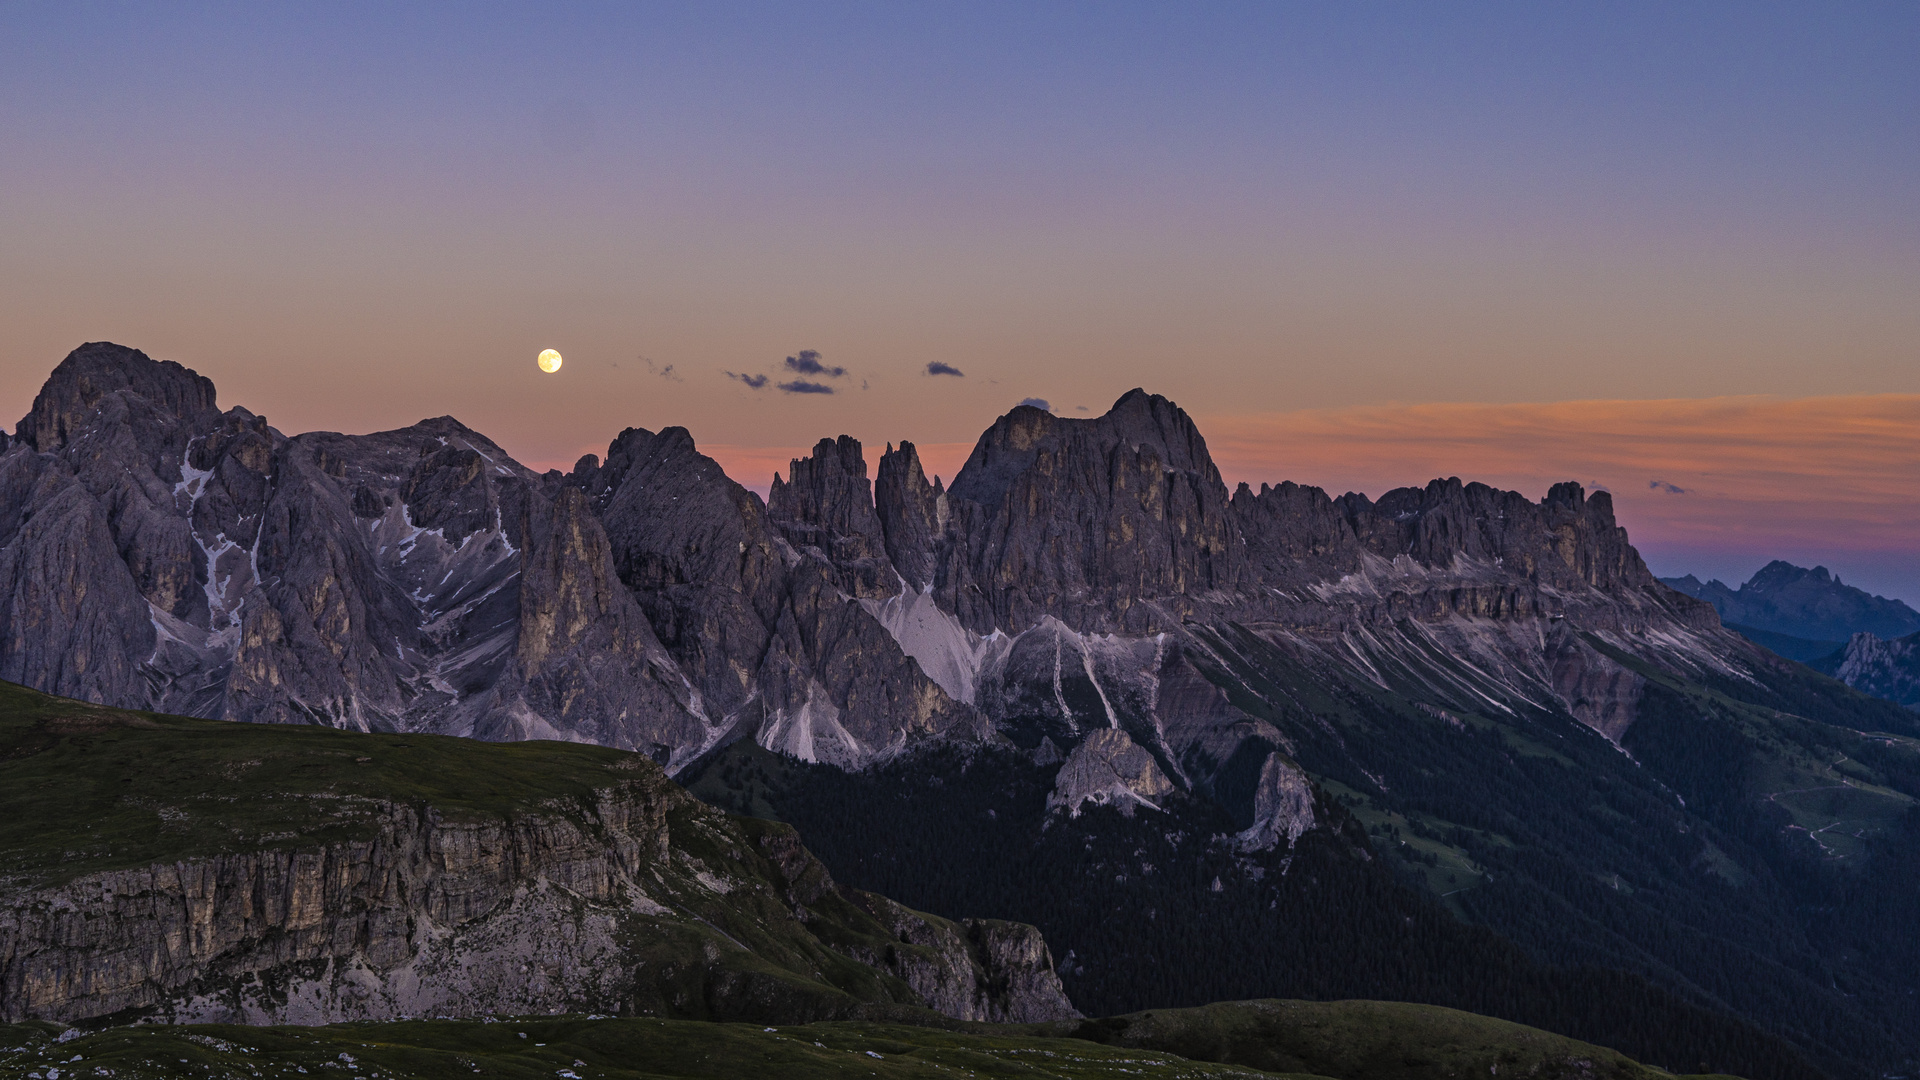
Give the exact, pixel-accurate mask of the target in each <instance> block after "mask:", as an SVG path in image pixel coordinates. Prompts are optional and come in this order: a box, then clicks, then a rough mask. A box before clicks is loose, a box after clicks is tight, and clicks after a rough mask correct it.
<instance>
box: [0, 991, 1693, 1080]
mask: <svg viewBox="0 0 1920 1080" xmlns="http://www.w3.org/2000/svg"><path fill="white" fill-rule="evenodd" d="M58 1032H59V1029H58V1028H57V1027H56V1026H53V1025H43V1024H29V1025H15V1026H13V1027H9V1028H0V1075H6V1076H8V1077H14V1076H19V1077H25V1078H27V1080H35V1078H39V1080H78V1078H80V1077H113V1078H118V1080H133V1078H139V1077H176V1076H177V1077H188V1076H192V1077H217V1078H225V1077H232V1078H235V1080H241V1078H249V1077H263V1078H272V1077H297V1076H302V1075H305V1076H333V1077H340V1078H344V1077H349V1076H352V1077H365V1078H368V1080H373V1078H376V1077H378V1078H390V1080H440V1078H447V1080H452V1078H456V1077H470V1076H475V1075H480V1076H491V1077H506V1078H527V1080H533V1078H535V1077H559V1078H561V1080H576V1078H577V1080H594V1078H602V1077H604V1078H607V1080H642V1078H651V1077H761V1078H775V1077H780V1078H784V1077H834V1076H873V1077H900V1078H908V1077H1063V1078H1066V1077H1121V1076H1135V1077H1193V1078H1202V1077H1249V1076H1293V1077H1330V1078H1336V1080H1427V1078H1433V1080H1440V1078H1445V1077H1470V1076H1485V1077H1496V1076H1514V1077H1529V1078H1537V1080H1558V1078H1562V1077H1565V1078H1569V1080H1572V1078H1581V1080H1587V1078H1592V1080H1637V1078H1648V1080H1652V1078H1655V1077H1664V1076H1668V1075H1670V1074H1669V1073H1667V1072H1664V1071H1662V1070H1659V1069H1653V1068H1648V1067H1646V1066H1644V1065H1639V1064H1636V1063H1634V1062H1632V1061H1630V1060H1628V1059H1627V1058H1625V1057H1623V1056H1621V1055H1619V1054H1616V1053H1614V1052H1612V1051H1610V1050H1604V1049H1601V1048H1599V1047H1595V1046H1590V1045H1587V1044H1585V1043H1581V1042H1576V1041H1574V1040H1572V1039H1563V1038H1560V1037H1559V1036H1556V1035H1549V1034H1547V1033H1545V1032H1541V1031H1537V1030H1535V1029H1532V1028H1526V1027H1521V1026H1520V1025H1517V1024H1509V1023H1505V1022H1504V1021H1499V1020H1490V1019H1487V1018H1485V1017H1480V1016H1474V1015H1472V1014H1470V1013H1462V1012H1455V1011H1453V1010H1451V1009H1441V1008H1436V1007H1433V1006H1425V1005H1406V1004H1400V1003H1393V1002H1373V1001H1339V1002H1303V1001H1253V1002H1233V1003H1227V1004H1220V1005H1210V1006H1206V1007H1204V1008H1199V1009H1169V1010H1157V1011H1154V1012H1150V1013H1140V1014H1136V1015H1134V1016H1126V1017H1115V1018H1112V1019H1106V1020H1091V1021H1066V1022H1062V1023H1058V1024H1051V1025H1025V1026H1014V1025H985V1024H973V1025H949V1026H946V1027H931V1026H917V1025H904V1024H873V1023H857V1022H856V1023H850V1022H831V1023H815V1024H801V1025H774V1026H766V1025H758V1024H727V1023H713V1022H707V1021H695V1020H647V1019H577V1018H564V1019H554V1018H546V1017H541V1018H534V1019H526V1020H512V1019H509V1020H499V1021H491V1020H489V1021H472V1020H426V1021H421V1020H415V1021H396V1022H390V1023H381V1024H337V1025H332V1026H329V1027H318V1028H294V1027H265V1028H261V1027H240V1026H234V1025H212V1024H209V1025H190V1026H181V1027H157V1026H155V1027H131V1028H111V1029H108V1030H106V1031H102V1032H99V1033H96V1034H91V1035H79V1036H78V1037H73V1036H69V1037H68V1039H67V1041H65V1042H60V1041H56V1040H57V1037H58Z"/></svg>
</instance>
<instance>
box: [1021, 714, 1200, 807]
mask: <svg viewBox="0 0 1920 1080" xmlns="http://www.w3.org/2000/svg"><path fill="white" fill-rule="evenodd" d="M1173 790H1174V788H1173V781H1171V780H1168V779H1167V775H1166V774H1165V773H1163V772H1161V771H1160V765H1159V763H1158V762H1156V761H1154V759H1153V755H1152V754H1150V753H1148V752H1147V751H1146V750H1145V749H1144V748H1142V747H1141V746H1139V745H1137V744H1136V743H1135V742H1134V741H1133V740H1132V739H1130V738H1128V737H1127V733H1126V732H1124V731H1121V730H1119V729H1118V728H1103V729H1100V730H1098V731H1090V732H1088V733H1087V735H1086V737H1085V738H1083V739H1081V740H1080V743H1079V745H1077V746H1075V747H1074V748H1073V752H1072V753H1070V754H1068V755H1067V760H1066V762H1065V763H1063V764H1062V765H1061V766H1060V772H1059V774H1058V775H1057V776H1056V777H1055V778H1054V781H1053V793H1052V794H1051V795H1049V796H1047V808H1048V809H1049V810H1064V811H1066V813H1067V816H1068V817H1079V816H1080V807H1081V806H1082V804H1085V803H1089V802H1090V803H1093V804H1094V805H1095V806H1108V805H1111V806H1114V807H1117V808H1118V809H1119V810H1120V812H1121V813H1123V814H1126V815H1127V816H1129V817H1131V816H1133V812H1134V810H1135V809H1136V808H1138V807H1142V806H1144V807H1146V808H1148V809H1150V810H1158V809H1160V804H1159V803H1160V800H1162V799H1164V798H1165V797H1166V796H1167V795H1168V794H1170V793H1171V792H1172V791H1173Z"/></svg>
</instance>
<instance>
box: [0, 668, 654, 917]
mask: <svg viewBox="0 0 1920 1080" xmlns="http://www.w3.org/2000/svg"><path fill="white" fill-rule="evenodd" d="M632 757H633V755H630V754H626V753H623V752H621V751H618V750H609V749H607V748H605V747H599V746H585V745H579V744H574V743H504V744H488V743H477V742H473V741H470V740H466V739H455V738H446V737H440V736H430V735H363V734H359V733H356V732H347V731H338V730H335V729H333V728H324V727H286V726H279V725H264V724H262V725H255V724H229V723H223V722H220V721H215V720H195V719H190V718H187V717H179V716H166V715H162V714H158V713H136V712H127V711H124V710H120V709H109V708H104V707H101V706H97V705H88V704H85V703H82V702H77V701H71V700H68V699H66V698H56V697H51V696H48V695H46V694H41V693H37V692H35V691H32V690H28V689H26V688H24V687H20V686H16V685H14V684H12V683H6V682H0V879H7V880H11V881H13V882H15V883H20V884H27V883H31V884H50V883H54V882H58V881H63V880H67V879H70V878H72V877H75V876H77V875H80V874H84V873H90V872H93V871H97V870H107V869H114V868H119V867H127V866H144V865H147V864H150V863H154V862H162V861H167V860H173V859H182V858H190V857H194V856H205V855H217V854H220V853H223V852H230V851H234V850H236V849H269V848H295V847H298V848H309V849H310V848H315V847H320V846H323V845H325V844H329V843H334V842H337V841H341V840H346V839H354V838H362V837H365V836H368V835H371V833H372V831H373V825H372V823H371V821H370V820H367V817H366V815H365V813H364V811H367V810H371V809H373V807H374V805H375V804H376V803H380V802H393V803H403V804H415V805H432V806H433V807H434V808H436V809H437V810H439V811H440V813H441V814H443V815H445V816H446V817H448V818H454V819H458V818H469V817H473V816H478V815H498V814H506V813H513V812H528V811H533V810H535V809H537V808H539V807H541V806H542V805H543V804H548V803H551V802H553V801H554V800H556V799H558V800H563V801H564V800H569V799H578V798H591V796H592V793H593V789H595V788H600V787H609V786H612V785H614V784H617V783H619V782H621V781H623V780H630V779H632V778H633V775H634V773H633V772H632V771H629V770H627V769H621V768H616V767H617V766H620V765H622V764H623V763H624V762H626V761H627V760H629V759H631V758H632Z"/></svg>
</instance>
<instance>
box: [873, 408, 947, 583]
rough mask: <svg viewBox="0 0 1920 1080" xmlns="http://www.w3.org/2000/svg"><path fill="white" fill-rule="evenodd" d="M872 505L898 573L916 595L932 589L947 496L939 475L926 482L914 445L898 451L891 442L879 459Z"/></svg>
mask: <svg viewBox="0 0 1920 1080" xmlns="http://www.w3.org/2000/svg"><path fill="white" fill-rule="evenodd" d="M873 501H874V509H875V511H876V514H877V516H878V517H879V519H880V529H881V532H882V533H883V534H884V536H885V537H886V542H887V557H888V559H890V560H891V561H892V562H893V566H894V569H895V570H896V571H898V572H899V574H900V576H901V578H902V579H903V580H904V581H906V583H907V587H908V588H909V589H911V590H912V591H914V592H920V591H921V590H923V589H927V588H929V587H931V586H932V585H933V578H934V569H935V559H934V553H935V551H936V550H937V549H938V547H939V544H940V537H941V534H942V533H944V532H945V531H946V528H947V518H948V512H947V493H946V489H944V488H943V487H941V486H940V478H939V477H937V476H936V477H934V479H933V483H932V484H928V483H927V474H926V472H925V471H924V470H923V469H921V467H920V453H919V451H917V450H915V449H914V447H913V444H912V443H910V442H907V441H905V440H902V441H901V443H900V448H899V449H897V450H896V449H894V447H893V445H892V444H891V443H889V444H888V445H887V450H886V452H885V453H883V454H881V455H880V470H879V472H878V473H877V474H876V476H875V479H874V483H873Z"/></svg>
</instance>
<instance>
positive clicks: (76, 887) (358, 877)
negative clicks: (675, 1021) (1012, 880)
mask: <svg viewBox="0 0 1920 1080" xmlns="http://www.w3.org/2000/svg"><path fill="white" fill-rule="evenodd" d="M146 726H147V727H148V728H152V727H153V724H152V723H151V722H147V724H146ZM76 730H77V729H76ZM143 734H144V733H143ZM153 737H158V738H165V736H153ZM191 737H192V736H189V738H190V739H191ZM309 741H310V740H309ZM303 745H304V743H303ZM17 749H22V752H23V753H30V752H32V751H31V748H30V747H28V748H17ZM368 749H369V750H370V751H372V752H375V753H385V754H387V755H388V756H389V757H392V756H393V755H394V754H395V753H396V752H395V751H394V750H392V748H391V747H388V746H386V745H385V744H383V745H382V746H381V747H379V748H375V747H368ZM16 756H18V755H16ZM332 760H333V761H335V762H338V764H334V765H331V766H323V767H331V768H333V769H335V770H338V769H354V768H356V766H355V765H353V764H351V763H346V762H345V761H344V760H343V759H342V758H341V757H340V756H339V755H338V754H336V755H334V757H333V759H332ZM361 760H362V761H366V760H370V759H368V758H362V759H361ZM519 760H523V759H516V761H519ZM584 764H585V763H584V762H578V761H576V762H575V763H574V770H573V771H574V775H575V776H576V777H581V778H585V779H587V780H588V781H589V782H591V783H593V784H594V785H595V786H594V787H593V788H592V793H591V794H590V795H583V796H575V797H556V798H550V799H547V800H545V801H534V802H532V803H528V804H523V805H521V806H519V807H518V808H516V809H505V810H496V811H493V812H475V811H474V810H473V809H472V808H471V807H465V808H449V807H442V806H440V805H438V804H437V803H434V802H431V801H428V802H424V803H422V802H414V801H399V800H388V799H382V798H367V797H336V798H337V809H336V810H334V811H333V821H332V823H331V824H332V827H330V828H329V829H327V830H325V833H327V834H331V835H332V836H333V838H332V839H330V840H324V841H323V840H318V839H314V840H300V839H297V838H290V837H287V836H279V837H269V838H266V842H264V843H258V842H256V843H249V842H246V841H244V840H242V839H239V838H238V837H236V838H235V839H233V840H231V841H230V842H229V843H228V844H227V845H225V846H228V847H231V848H232V849H233V850H230V851H226V852H223V853H219V854H199V855H192V854H189V855H186V856H184V857H178V858H171V859H166V860H162V861H156V862H153V863H151V864H147V865H137V866H133V867H127V868H107V869H101V870H98V871H93V872H81V873H78V874H76V875H73V876H70V877H67V878H66V879H64V880H61V879H58V878H56V879H54V880H52V881H49V882H46V883H44V884H39V885H34V884H30V883H23V880H24V879H23V880H17V881H15V882H13V883H10V884H9V885H8V886H7V887H6V888H5V889H4V890H0V1020H6V1021H19V1020H27V1019H37V1020H53V1021H59V1022H65V1023H72V1022H76V1021H80V1020H86V1019H93V1018H99V1017H107V1016H112V1017H116V1018H119V1019H123V1020H124V1019H132V1018H137V1017H148V1018H156V1019H165V1020H170V1021H176V1022H180V1021H220V1022H244V1023H300V1024H313V1023H328V1022H335V1021H343V1020H386V1019H397V1018H402V1017H407V1016H423V1015H426V1016H440V1015H453V1016H472V1015H485V1014H495V1013H498V1014H528V1013H550V1012H574V1013H583V1012H598V1013H617V1014H626V1015H659V1016H689V1017H711V1018H718V1019H753V1020H763V1021H804V1020H811V1019H822V1018H830V1017H854V1016H861V1015H884V1013H872V1012H871V1011H870V1010H872V1009H874V1008H887V1007H926V1008H932V1009H935V1010H936V1011H940V1012H943V1013H945V1014H946V1015H948V1016H952V1017H954V1018H956V1019H964V1020H994V1021H1013V1022H1025V1021H1035V1020H1048V1019H1059V1018H1064V1017H1071V1016H1074V1015H1076V1014H1075V1013H1074V1011H1073V1009H1072V1007H1071V1005H1070V1004H1068V1002H1067V999H1066V997H1065V995H1064V993H1063V992H1062V990H1061V988H1060V983H1059V980H1058V978H1057V977H1056V976H1055V975H1054V973H1053V964H1052V959H1051V957H1050V956H1049V954H1048V953H1047V950H1046V946H1045V943H1044V942H1043V941H1041V939H1040V937H1039V934H1038V932H1037V931H1035V930H1034V929H1033V928H1032V927H1029V926H1024V925H1020V924H1013V923H1004V922H997V921H992V920H969V921H965V922H961V923H954V922H949V921H947V920H944V919H939V918H936V917H934V916H930V915H923V914H920V913H918V912H914V911H911V910H909V909H907V908H904V907H901V906H900V905H898V904H895V903H893V902H891V901H889V900H886V899H885V898H883V897H878V896H874V895H871V894H868V893H864V892H861V891H859V890H854V889H847V888H844V887H841V886H839V885H837V884H835V883H834V882H833V880H832V879H831V877H829V876H828V875H827V873H826V871H825V869H824V868H823V867H821V866H820V864H819V863H818V861H817V860H815V859H814V858H813V856H812V855H811V854H810V853H808V852H807V851H806V849H805V848H803V847H801V846H800V843H799V840H798V838H797V837H796V836H795V835H794V833H793V830H792V829H790V828H787V827H785V826H780V825H776V824H773V823H770V822H751V821H738V822H736V821H735V820H732V819H728V818H727V817H726V816H725V815H722V814H720V813H718V812H717V811H712V810H708V809H706V808H704V807H702V806H701V805H700V804H698V803H697V802H695V801H694V800H693V799H692V798H691V797H690V796H688V795H686V794H685V793H684V792H683V791H681V790H680V789H679V788H677V787H675V786H674V785H673V784H671V783H670V782H668V781H667V779H666V777H665V775H664V774H663V773H662V772H661V771H660V770H659V769H658V768H657V767H655V766H653V765H652V764H651V763H648V762H646V761H644V760H642V759H640V758H638V757H632V756H629V757H621V758H616V759H613V760H611V761H609V762H607V763H606V765H605V772H606V773H607V774H608V775H604V776H601V777H600V778H599V779H598V780H595V779H593V777H592V775H591V774H592V773H597V772H599V770H594V769H591V768H590V767H589V769H588V773H587V774H583V773H581V772H580V769H581V767H582V766H583V765H584ZM280 797H282V796H281V795H279V794H277V793H273V792H268V793H266V794H264V795H262V794H257V793H252V792H250V791H241V792H240V793H239V794H238V795H237V796H236V798H237V799H238V800H239V803H238V804H237V809H236V808H229V809H228V810H227V811H225V812H227V813H231V814H233V815H235V816H234V817H233V821H234V822H236V823H237V822H239V821H244V820H249V819H248V818H247V816H246V811H247V810H248V809H249V802H248V800H249V799H259V798H268V799H271V798H280ZM229 801H232V800H229ZM255 809H257V808H255ZM172 812H173V813H174V814H175V815H176V816H178V817H185V816H187V814H188V811H185V810H181V809H179V808H174V809H173V810H172ZM191 812H192V813H196V814H197V813H204V812H205V811H204V810H203V809H202V808H200V807H197V806H196V807H195V808H194V809H193V811H191ZM163 817H164V814H163ZM128 853H129V851H128V850H121V851H119V852H117V857H118V858H119V859H120V860H122V861H124V858H125V856H126V855H127V854H128ZM83 869H84V868H83Z"/></svg>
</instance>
